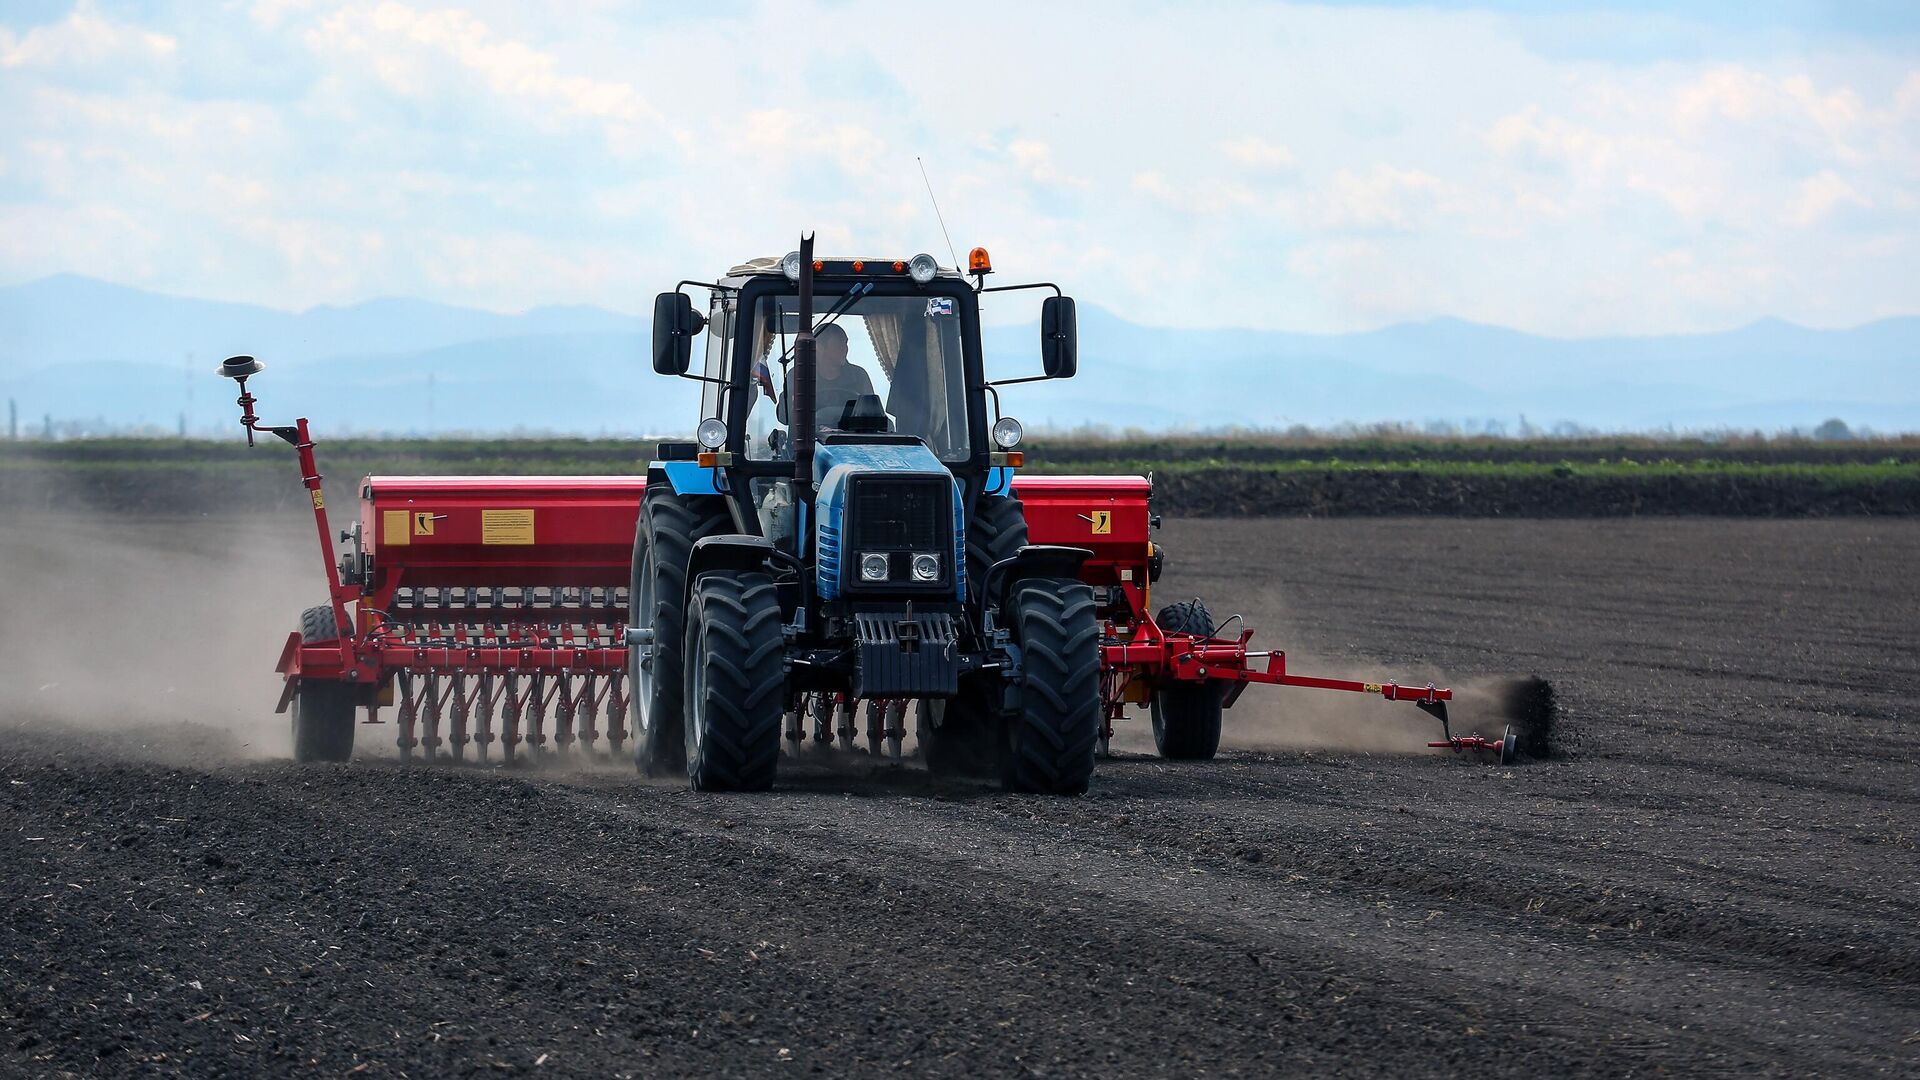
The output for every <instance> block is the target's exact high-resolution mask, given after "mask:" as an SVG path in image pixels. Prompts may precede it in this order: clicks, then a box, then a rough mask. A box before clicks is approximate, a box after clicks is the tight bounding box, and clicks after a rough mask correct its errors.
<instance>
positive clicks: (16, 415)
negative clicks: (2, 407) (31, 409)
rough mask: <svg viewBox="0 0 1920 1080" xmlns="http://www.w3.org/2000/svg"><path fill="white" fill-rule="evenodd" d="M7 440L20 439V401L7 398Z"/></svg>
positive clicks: (14, 440)
mask: <svg viewBox="0 0 1920 1080" xmlns="http://www.w3.org/2000/svg"><path fill="white" fill-rule="evenodd" d="M7 441H8V442H19V441H20V403H19V402H17V401H15V400H13V399H12V398H8V399H7Z"/></svg>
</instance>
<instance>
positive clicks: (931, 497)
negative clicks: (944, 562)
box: [847, 478, 953, 551]
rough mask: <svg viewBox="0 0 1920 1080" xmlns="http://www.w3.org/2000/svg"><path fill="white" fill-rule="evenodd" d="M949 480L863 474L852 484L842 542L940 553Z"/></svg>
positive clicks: (946, 537) (946, 540) (949, 504)
mask: <svg viewBox="0 0 1920 1080" xmlns="http://www.w3.org/2000/svg"><path fill="white" fill-rule="evenodd" d="M952 512H953V487H952V483H951V481H948V480H945V479H940V478H934V479H919V478H916V479H911V480H893V479H886V478H867V479H861V480H859V481H856V482H855V483H854V485H853V497H852V499H851V501H850V505H849V506H848V507H847V531H848V535H849V536H850V537H851V538H852V539H851V542H850V543H849V544H848V545H847V546H848V547H849V548H850V549H851V550H855V551H944V550H946V549H947V547H948V546H949V545H950V544H951V543H952V541H951V539H950V537H951V535H952V533H951V530H950V529H949V528H948V527H947V518H948V516H949V515H951V514H952Z"/></svg>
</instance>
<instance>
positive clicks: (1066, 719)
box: [1002, 578, 1101, 795]
mask: <svg viewBox="0 0 1920 1080" xmlns="http://www.w3.org/2000/svg"><path fill="white" fill-rule="evenodd" d="M1012 593H1013V595H1012V598H1011V599H1012V603H1011V604H1010V605H1009V609H1010V612H1011V614H1012V620H1011V621H1012V625H1013V632H1014V636H1015V638H1016V639H1017V640H1018V641H1019V643H1020V663H1021V667H1022V669H1023V671H1024V678H1023V680H1022V682H1021V686H1020V709H1019V711H1018V712H1017V713H1015V714H1014V715H1013V717H1012V718H1011V719H1010V721H1009V723H1008V731H1007V755H1006V763H1005V771H1004V773H1003V775H1002V779H1003V782H1004V783H1005V786H1006V787H1007V789H1008V790H1009V791H1023V792H1031V793H1034V794H1040V795H1081V794H1084V793H1085V792H1086V790H1087V785H1088V784H1089V783H1090V782H1091V781H1092V779H1093V759H1094V748H1095V744H1096V743H1098V742H1099V740H1100V723H1101V711H1100V622H1099V619H1098V618H1096V616H1095V614H1094V604H1093V590H1092V588H1090V587H1089V586H1087V585H1086V584H1084V583H1083V582H1080V581H1076V580H1074V579H1072V578H1028V579H1026V580H1023V581H1020V582H1017V583H1016V584H1015V585H1014V587H1013V590H1012Z"/></svg>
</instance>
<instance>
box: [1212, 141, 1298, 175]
mask: <svg viewBox="0 0 1920 1080" xmlns="http://www.w3.org/2000/svg"><path fill="white" fill-rule="evenodd" d="M1220 152H1221V153H1223V154H1225V155H1226V156H1227V158H1228V159H1229V160H1231V161H1235V162H1238V163H1239V164H1241V165H1245V166H1247V167H1248V168H1251V169H1259V170H1268V171H1281V170H1285V169H1291V168H1293V166H1294V164H1295V162H1294V156H1293V151H1291V150H1289V149H1287V148H1286V147H1284V146H1281V145H1280V144H1279V143H1275V142H1268V141H1267V140H1265V139H1263V138H1261V137H1260V136H1258V135H1248V136H1245V137H1243V138H1239V139H1230V140H1228V141H1226V142H1223V143H1221V144H1220Z"/></svg>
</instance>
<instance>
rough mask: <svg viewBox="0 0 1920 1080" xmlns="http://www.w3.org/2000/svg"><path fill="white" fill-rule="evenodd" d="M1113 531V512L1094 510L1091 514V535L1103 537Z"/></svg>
mask: <svg viewBox="0 0 1920 1080" xmlns="http://www.w3.org/2000/svg"><path fill="white" fill-rule="evenodd" d="M1112 531H1113V511H1111V510H1095V511H1094V512H1093V535H1095V536H1105V535H1107V534H1108V533H1111V532H1112Z"/></svg>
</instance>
